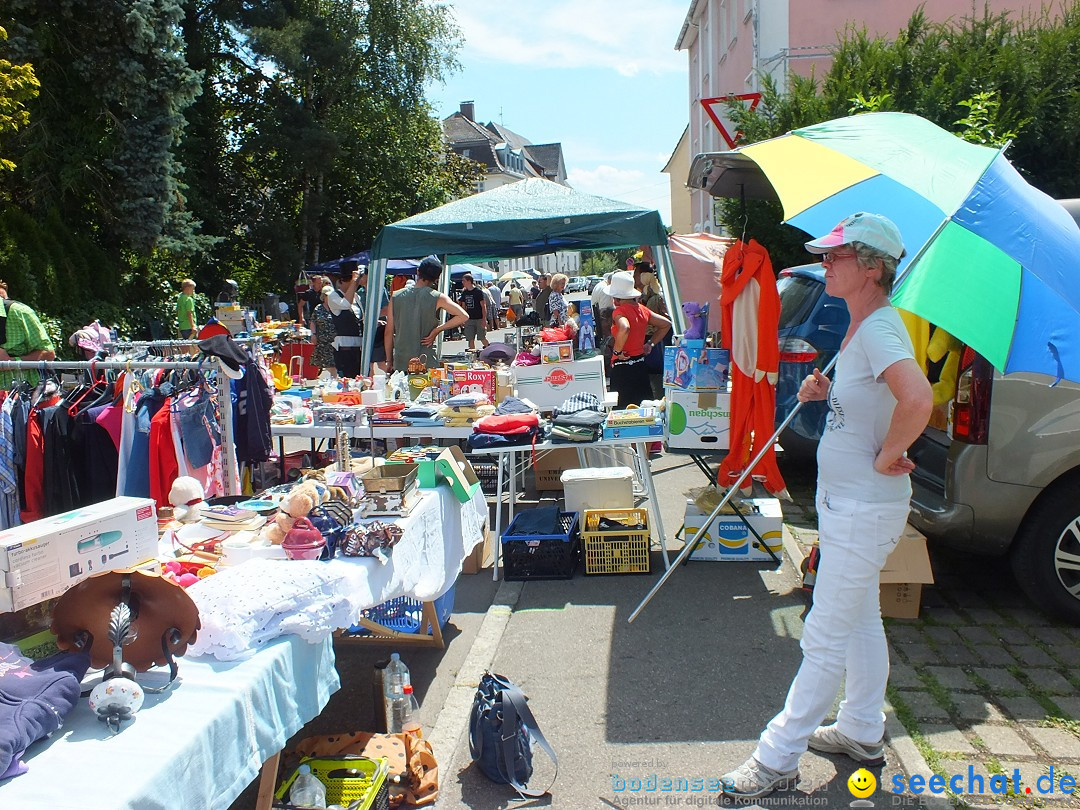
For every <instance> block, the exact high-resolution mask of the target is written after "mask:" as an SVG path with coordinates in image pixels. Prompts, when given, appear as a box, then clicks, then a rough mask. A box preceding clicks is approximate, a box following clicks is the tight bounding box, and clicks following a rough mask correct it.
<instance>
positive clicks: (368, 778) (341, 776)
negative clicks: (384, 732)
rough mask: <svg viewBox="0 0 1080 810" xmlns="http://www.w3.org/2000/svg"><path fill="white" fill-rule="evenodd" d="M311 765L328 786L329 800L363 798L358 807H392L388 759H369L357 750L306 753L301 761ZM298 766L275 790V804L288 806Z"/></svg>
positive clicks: (376, 809) (375, 809)
mask: <svg viewBox="0 0 1080 810" xmlns="http://www.w3.org/2000/svg"><path fill="white" fill-rule="evenodd" d="M305 764H306V765H308V766H309V767H310V768H311V772H312V773H313V774H314V775H315V777H316V778H317V779H318V780H319V781H320V782H322V783H323V785H324V786H325V787H326V803H327V804H340V805H347V804H350V803H351V802H354V801H358V800H363V801H362V803H361V804H359V805H357V808H358V810H390V794H389V785H388V783H387V779H386V777H387V771H388V766H387V764H386V760H385V759H378V760H374V759H368V758H367V757H362V756H359V755H355V754H340V755H338V756H328V757H303V758H302V759H301V760H300V765H305ZM298 773H299V767H298V768H297V770H295V771H293V772H292V774H290V775H289V778H288V779H286V780H285V781H284V782H282V783H281V785H280V787H278V789H277V792H276V793H275V794H274V798H275V800H276V801H275V802H274V807H288V808H291V807H293V806H294V805H292V804H289V802H288V801H287V797H288V795H289V788H291V787H292V783H293V782H294V781H295V780H296V776H297V774H298Z"/></svg>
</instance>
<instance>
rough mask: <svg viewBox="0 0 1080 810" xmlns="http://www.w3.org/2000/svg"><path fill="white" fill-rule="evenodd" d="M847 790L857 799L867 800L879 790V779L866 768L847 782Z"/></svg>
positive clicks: (857, 772)
mask: <svg viewBox="0 0 1080 810" xmlns="http://www.w3.org/2000/svg"><path fill="white" fill-rule="evenodd" d="M847 789H848V790H850V791H851V795H852V796H854V797H855V798H857V799H865V798H866V797H867V796H869V795H870V794H872V793H873V792H874V791H875V790H877V779H875V778H874V775H873V774H872V773H870V771H868V770H866V768H859V770H857V771H855V773H853V774H852V775H851V776H849V777H848V780H847Z"/></svg>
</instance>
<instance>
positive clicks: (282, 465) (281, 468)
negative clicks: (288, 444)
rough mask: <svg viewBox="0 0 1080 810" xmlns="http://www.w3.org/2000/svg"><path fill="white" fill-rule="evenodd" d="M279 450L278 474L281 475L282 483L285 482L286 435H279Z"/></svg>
mask: <svg viewBox="0 0 1080 810" xmlns="http://www.w3.org/2000/svg"><path fill="white" fill-rule="evenodd" d="M277 452H278V474H279V475H280V477H281V483H283V484H284V483H285V437H284V436H278V437H277Z"/></svg>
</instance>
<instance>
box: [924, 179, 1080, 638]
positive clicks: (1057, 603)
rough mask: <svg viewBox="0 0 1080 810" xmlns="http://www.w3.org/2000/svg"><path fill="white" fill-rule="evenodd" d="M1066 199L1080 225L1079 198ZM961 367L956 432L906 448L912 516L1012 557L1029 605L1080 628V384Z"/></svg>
mask: <svg viewBox="0 0 1080 810" xmlns="http://www.w3.org/2000/svg"><path fill="white" fill-rule="evenodd" d="M1062 204H1063V205H1064V206H1065V207H1066V209H1068V210H1069V212H1070V213H1072V215H1073V217H1074V218H1076V219H1077V221H1078V222H1080V200H1063V201H1062ZM969 355H970V352H969ZM965 359H966V358H965ZM965 365H966V364H965V363H964V362H963V361H961V369H962V373H961V374H960V375H959V376H958V378H957V385H956V395H955V399H954V401H953V405H952V414H951V420H950V421H951V427H950V430H949V431H948V432H946V431H943V430H935V429H933V428H927V429H926V430H925V431H924V432H923V435H922V437H921V439H920V440H919V441H918V442H916V444H915V445H914V446H913V447H912V448H911V450H910V451H909V455H910V456H911V458H912V459H913V460H914V461H915V463H916V464H917V465H918V466H917V468H916V470H915V472H914V473H913V474H912V481H911V483H912V488H913V490H914V492H913V496H912V499H911V518H910V522H911V524H912V525H913V526H915V527H916V528H917V529H919V530H920V531H921V532H923V533H924V534H926V535H927V536H928V537H930V538H931V539H934V540H939V541H941V542H943V543H946V544H948V545H950V546H954V547H956V548H960V549H963V550H965V551H970V552H975V553H979V554H1006V553H1007V554H1008V555H1009V559H1010V562H1011V564H1012V568H1013V571H1014V572H1015V574H1016V580H1017V582H1018V583H1019V585H1020V587H1021V588H1022V589H1023V590H1024V592H1025V593H1026V594H1027V595H1028V596H1029V597H1031V599H1032V601H1034V602H1035V603H1036V604H1037V605H1039V606H1040V607H1042V608H1043V609H1044V610H1046V611H1047V612H1049V613H1053V614H1055V615H1057V616H1061V617H1062V618H1065V619H1068V620H1069V621H1071V622H1074V623H1077V624H1080V386H1077V385H1074V384H1072V383H1069V382H1061V383H1058V384H1057V385H1052V383H1053V382H1054V380H1053V379H1052V378H1049V377H1046V376H1043V375H1038V374H1008V375H1002V374H1000V373H999V372H997V371H995V370H994V369H993V368H992V367H991V366H990V364H989V363H988V362H987V361H986V360H984V359H983V358H982V357H979V356H978V355H974V356H973V357H972V362H971V364H970V366H968V367H967V368H966V369H965V368H964V366H965Z"/></svg>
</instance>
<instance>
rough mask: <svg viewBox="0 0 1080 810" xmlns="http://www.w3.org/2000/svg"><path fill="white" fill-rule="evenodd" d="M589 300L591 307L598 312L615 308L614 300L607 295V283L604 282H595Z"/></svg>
mask: <svg viewBox="0 0 1080 810" xmlns="http://www.w3.org/2000/svg"><path fill="white" fill-rule="evenodd" d="M590 300H591V301H592V305H593V307H595V308H596V310H597V311H598V312H599V311H603V310H605V309H612V308H613V307H614V306H615V300H614V299H613V298H612V297H611V295H610V294H609V293H608V283H607V282H606V281H598V282H596V286H595V287H593V291H592V295H591V296H590Z"/></svg>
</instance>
